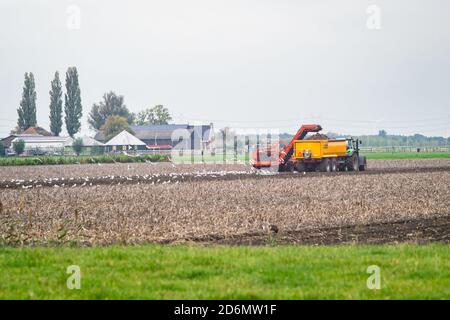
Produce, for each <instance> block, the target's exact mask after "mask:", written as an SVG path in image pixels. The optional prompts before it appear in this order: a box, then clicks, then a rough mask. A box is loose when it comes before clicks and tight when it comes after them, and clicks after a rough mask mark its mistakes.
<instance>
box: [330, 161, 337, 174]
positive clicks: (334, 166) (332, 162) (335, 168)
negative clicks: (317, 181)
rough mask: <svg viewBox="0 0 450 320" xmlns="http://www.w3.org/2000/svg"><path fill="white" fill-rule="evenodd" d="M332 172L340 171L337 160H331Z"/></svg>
mask: <svg viewBox="0 0 450 320" xmlns="http://www.w3.org/2000/svg"><path fill="white" fill-rule="evenodd" d="M331 171H333V172H335V171H338V165H337V161H336V159H331Z"/></svg>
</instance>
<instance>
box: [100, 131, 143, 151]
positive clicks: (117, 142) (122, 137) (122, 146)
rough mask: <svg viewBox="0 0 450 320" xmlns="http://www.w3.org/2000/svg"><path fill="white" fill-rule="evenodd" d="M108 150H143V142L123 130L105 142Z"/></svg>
mask: <svg viewBox="0 0 450 320" xmlns="http://www.w3.org/2000/svg"><path fill="white" fill-rule="evenodd" d="M105 146H106V148H107V150H108V151H127V150H145V149H146V144H145V142H143V141H141V140H139V139H138V138H136V137H135V136H133V135H132V134H131V133H129V132H128V131H126V130H123V131H122V132H121V133H119V134H118V135H117V136H115V137H114V138H112V139H111V140H109V141H108V142H107V143H106V144H105Z"/></svg>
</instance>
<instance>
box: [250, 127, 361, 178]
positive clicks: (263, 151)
mask: <svg viewBox="0 0 450 320" xmlns="http://www.w3.org/2000/svg"><path fill="white" fill-rule="evenodd" d="M320 130H322V127H321V126H320V125H318V124H305V125H302V126H301V127H300V129H299V130H298V131H297V133H296V134H295V135H294V137H293V138H292V140H291V141H290V142H289V143H288V144H287V145H285V146H284V147H281V148H280V147H279V146H268V147H266V148H260V146H257V149H256V150H255V152H254V154H253V159H252V165H253V167H255V168H257V169H261V168H271V169H272V170H278V171H279V172H283V171H287V172H292V171H294V170H296V171H300V172H303V171H324V172H331V171H358V170H359V171H364V170H366V166H367V164H366V163H367V162H366V157H365V156H363V155H361V154H360V151H359V145H360V144H361V141H360V140H358V139H356V140H354V139H352V138H349V139H340V140H329V139H326V140H304V138H305V137H306V135H307V134H308V133H309V132H319V131H320Z"/></svg>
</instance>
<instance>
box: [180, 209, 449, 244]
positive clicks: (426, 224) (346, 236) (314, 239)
mask: <svg viewBox="0 0 450 320" xmlns="http://www.w3.org/2000/svg"><path fill="white" fill-rule="evenodd" d="M185 241H187V242H199V243H215V244H226V245H268V244H298V245H335V244H397V243H404V242H407V243H418V244H425V243H431V242H442V243H450V216H442V217H433V218H425V219H412V220H400V221H395V222H380V223H372V224H363V225H348V226H341V227H332V228H305V229H301V230H292V231H284V232H283V231H278V232H277V233H273V232H266V233H262V232H260V233H245V234H240V235H235V236H229V237H223V236H214V235H209V236H207V237H199V238H191V239H189V238H188V239H185Z"/></svg>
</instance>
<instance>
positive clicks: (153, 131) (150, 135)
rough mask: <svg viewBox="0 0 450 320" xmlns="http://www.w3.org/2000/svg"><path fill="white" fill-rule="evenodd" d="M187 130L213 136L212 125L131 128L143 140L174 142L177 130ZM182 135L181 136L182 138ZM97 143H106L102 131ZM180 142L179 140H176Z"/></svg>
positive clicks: (162, 125)
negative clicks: (174, 133)
mask: <svg viewBox="0 0 450 320" xmlns="http://www.w3.org/2000/svg"><path fill="white" fill-rule="evenodd" d="M179 129H185V130H188V131H189V133H192V132H194V134H195V135H198V133H197V132H201V135H202V137H205V133H206V132H208V131H211V132H210V136H212V125H198V126H197V125H189V124H155V125H146V126H131V130H133V132H134V136H135V137H136V138H138V139H141V140H154V139H156V140H172V134H173V132H174V131H175V130H179ZM181 135H182V134H180V136H181ZM94 139H95V140H97V141H105V137H104V135H103V133H102V132H101V131H98V132H97V134H96V135H95V136H94ZM174 140H178V139H174Z"/></svg>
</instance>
